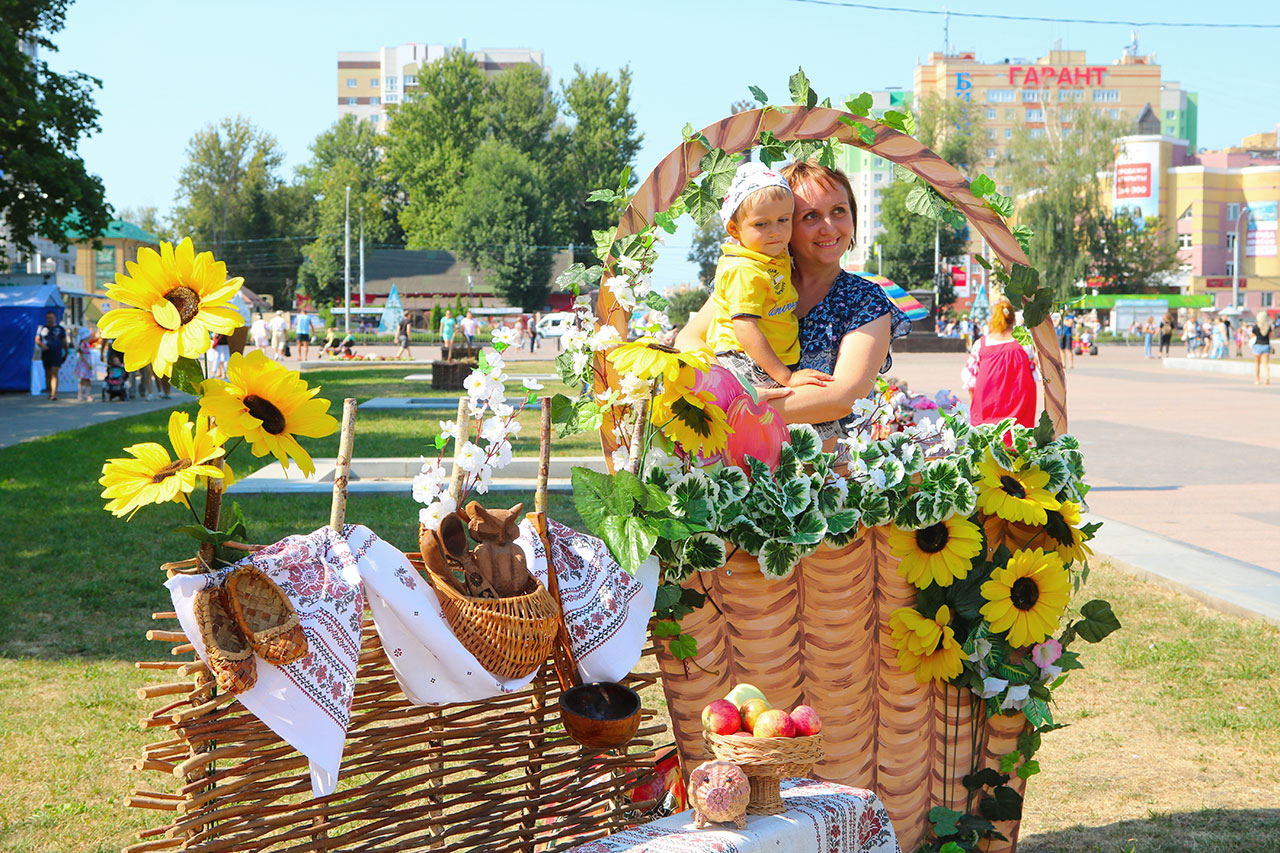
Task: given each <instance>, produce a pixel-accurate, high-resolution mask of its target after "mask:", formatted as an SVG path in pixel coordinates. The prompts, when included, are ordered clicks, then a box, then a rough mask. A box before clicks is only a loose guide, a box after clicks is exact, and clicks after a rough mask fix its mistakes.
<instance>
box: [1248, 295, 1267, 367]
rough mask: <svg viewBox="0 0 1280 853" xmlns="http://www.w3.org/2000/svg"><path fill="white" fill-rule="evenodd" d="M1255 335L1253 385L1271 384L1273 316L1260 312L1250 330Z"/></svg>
mask: <svg viewBox="0 0 1280 853" xmlns="http://www.w3.org/2000/svg"><path fill="white" fill-rule="evenodd" d="M1249 331H1250V332H1251V333H1252V334H1253V384H1254V385H1259V384H1261V385H1270V384H1271V315H1270V314H1268V313H1267V312H1266V311H1259V312H1258V315H1257V317H1256V318H1255V322H1254V324H1253V325H1252V326H1251V327H1250V328H1249Z"/></svg>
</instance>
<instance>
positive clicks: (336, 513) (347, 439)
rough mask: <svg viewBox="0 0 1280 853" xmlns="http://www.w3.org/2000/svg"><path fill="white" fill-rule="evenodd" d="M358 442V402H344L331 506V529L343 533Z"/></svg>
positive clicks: (348, 399) (352, 400) (348, 400)
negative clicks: (354, 452) (349, 482)
mask: <svg viewBox="0 0 1280 853" xmlns="http://www.w3.org/2000/svg"><path fill="white" fill-rule="evenodd" d="M355 440H356V401H355V398H354V397H348V398H347V399H345V400H343V401H342V434H341V436H340V437H339V439H338V458H337V459H336V460H334V463H335V464H334V469H333V502H332V503H331V504H330V505H329V527H330V529H332V530H335V531H337V532H339V533H340V532H342V522H343V520H344V519H345V518H346V516H347V481H348V479H349V478H350V476H351V450H352V446H353V445H354V444H355Z"/></svg>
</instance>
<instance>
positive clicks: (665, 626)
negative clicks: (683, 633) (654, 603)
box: [653, 619, 680, 638]
mask: <svg viewBox="0 0 1280 853" xmlns="http://www.w3.org/2000/svg"><path fill="white" fill-rule="evenodd" d="M679 634H680V623H679V622H676V621H675V620H672V619H663V620H662V621H660V622H654V623H653V636H655V637H661V638H666V637H675V636H678V635H679Z"/></svg>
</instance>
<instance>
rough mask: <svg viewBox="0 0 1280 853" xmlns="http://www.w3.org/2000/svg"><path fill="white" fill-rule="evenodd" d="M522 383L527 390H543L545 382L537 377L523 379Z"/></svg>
mask: <svg viewBox="0 0 1280 853" xmlns="http://www.w3.org/2000/svg"><path fill="white" fill-rule="evenodd" d="M520 384H521V385H523V386H524V390H526V391H541V390H542V389H543V387H544V386H543V384H542V383H541V382H539V381H538V380H536V379H521V380H520Z"/></svg>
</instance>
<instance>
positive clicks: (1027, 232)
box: [1013, 225, 1036, 253]
mask: <svg viewBox="0 0 1280 853" xmlns="http://www.w3.org/2000/svg"><path fill="white" fill-rule="evenodd" d="M1034 236H1036V232H1035V230H1034V229H1033V228H1032V227H1031V226H1030V225H1015V226H1013V239H1015V240H1017V241H1018V245H1019V246H1021V247H1022V251H1023V252H1024V253H1026V252H1030V251H1031V238H1032V237H1034Z"/></svg>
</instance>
